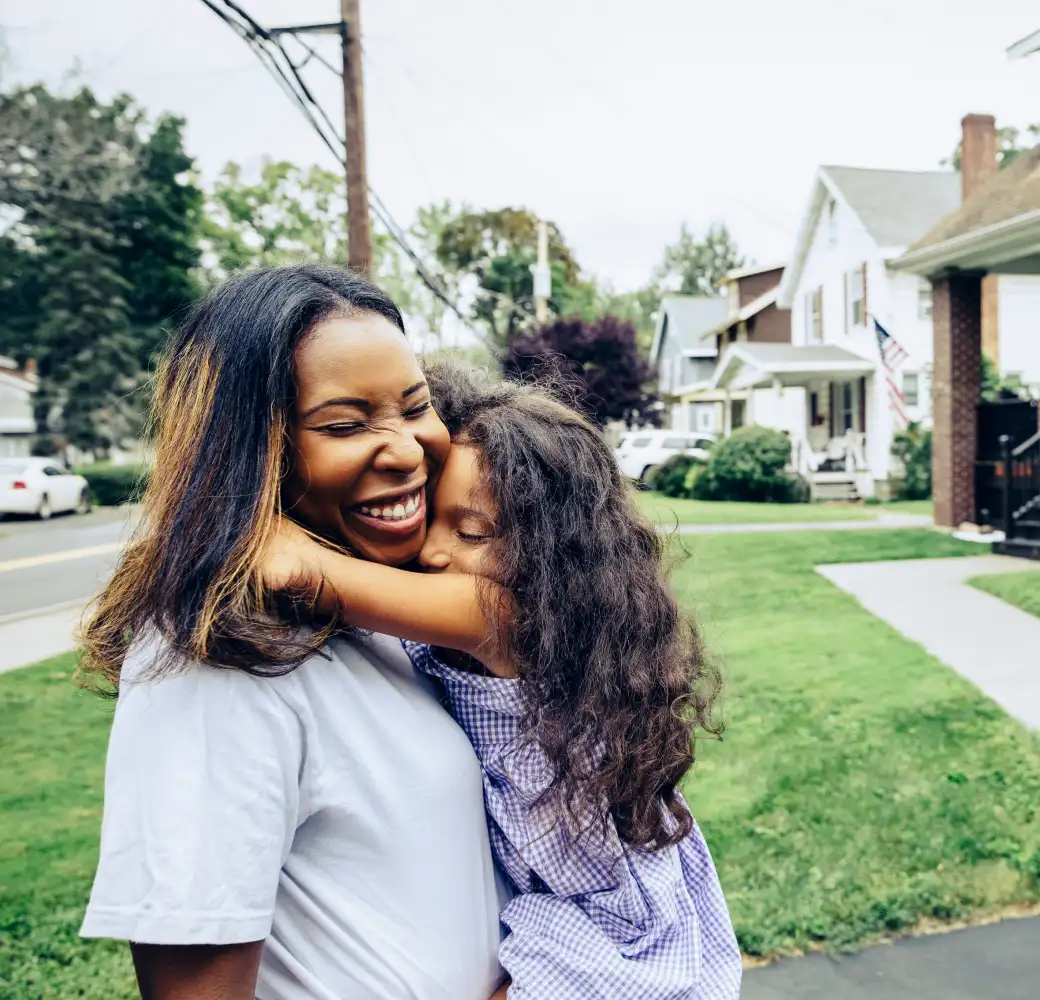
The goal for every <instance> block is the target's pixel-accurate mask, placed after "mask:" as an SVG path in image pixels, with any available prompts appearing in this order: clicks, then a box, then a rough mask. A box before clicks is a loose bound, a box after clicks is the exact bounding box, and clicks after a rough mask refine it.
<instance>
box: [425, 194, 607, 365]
mask: <svg viewBox="0 0 1040 1000" xmlns="http://www.w3.org/2000/svg"><path fill="white" fill-rule="evenodd" d="M537 244H538V219H537V218H536V217H535V216H534V215H533V214H532V213H530V212H529V211H527V210H526V209H517V208H501V209H497V210H494V211H475V210H473V209H469V208H466V207H463V208H462V210H460V211H459V212H458V214H456V215H455V216H454V217H453V218H450V219H447V220H445V221H444V222H443V225H442V228H441V231H440V236H439V239H438V242H437V248H436V254H437V259H438V261H439V262H440V263H441V265H442V266H443V267H444V268H445V269H446V270H448V271H449V272H451V273H452V274H454V275H455V280H456V281H457V282H458V284H459V286H460V287H462V286H464V284H465V282H466V279H467V278H469V279H472V280H473V281H474V283H475V285H476V288H475V296H474V301H473V306H472V311H471V315H472V318H473V319H475V320H479V321H480V322H482V323H484V324H485V325H486V326H487V329H488V331H489V334H490V338H489V339H490V340H491V342H492V346H493V347H495V348H497V349H500V350H508V349H509V347H510V345H511V344H512V343H513V341H514V340H515V339H516V337H517V335H518V334H519V333H520V332H521V331H522V330H524V329H526V328H528V327H529V326H530V325H531V324H532V323H533V322H534V311H535V310H534V275H533V274H532V272H531V267H532V265H533V264H534V263H535V260H536V259H537ZM549 268H550V271H551V272H552V293H551V296H550V299H549V308H550V310H551V311H552V312H553V313H555V314H556V315H558V316H561V315H580V314H581V312H582V310H583V309H584V308H586V307H587V306H588V305H589V304H590V303H591V301H593V300H594V297H595V292H594V286H592V285H590V284H589V283H583V282H582V280H581V276H580V271H579V268H578V263H577V261H576V260H575V259H574V255H573V253H572V252H571V250H570V248H569V247H568V246H567V244H566V243H565V242H564V240H563V236H562V235H561V234H560V231H559V229H558V228H557V227H556V225H555V224H554V223H549Z"/></svg>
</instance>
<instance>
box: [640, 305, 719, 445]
mask: <svg viewBox="0 0 1040 1000" xmlns="http://www.w3.org/2000/svg"><path fill="white" fill-rule="evenodd" d="M726 310H727V300H726V299H725V298H723V297H722V296H718V295H711V296H707V295H665V296H664V298H663V299H662V300H661V308H660V309H659V311H658V314H657V326H656V327H655V329H654V340H653V344H652V345H651V348H650V362H651V364H652V365H653V366H654V368H655V369H656V370H657V388H658V392H659V393H660V395H661V399H662V401H663V402H664V404H665V408H666V423H667V424H668V426H669V427H671V428H672V429H673V430H677V431H702V432H707V433H716V432H718V431H720V430H721V427H719V426H717V425H716V419H717V411H716V407H715V406H714V404H705V405H699V404H697V403H694V404H687V403H684V402H683V401H682V400H683V394H684V392H685V391H686V390H687V388H688V387H690V386H692V385H696V384H698V383H701V382H704V381H705V380H706V379H710V378H711V374H712V372H713V371H714V370H715V362H716V360H717V357H718V348H717V346H716V344H715V342H714V340H706V339H705V336H704V335H705V334H706V333H707V332H708V331H709V330H711V329H713V328H714V327H715V326H716V325H717V324H718V323H719V322H720V321H721V320H722V319H723V317H724V316H725V315H726Z"/></svg>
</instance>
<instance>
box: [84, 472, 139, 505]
mask: <svg viewBox="0 0 1040 1000" xmlns="http://www.w3.org/2000/svg"><path fill="white" fill-rule="evenodd" d="M76 471H77V472H78V473H79V474H80V475H81V476H83V478H84V479H86V481H87V483H88V484H89V485H90V493H91V496H92V497H93V498H94V503H96V504H100V505H101V506H103V507H115V506H116V505H117V504H121V503H136V502H137V501H138V500H140V498H141V494H142V493H144V490H145V487H146V486H147V485H148V476H149V474H150V472H149V469H148V468H147V467H146V466H143V465H110V464H108V463H107V462H106V463H99V464H97V465H86V466H84V467H83V468H81V469H77V470H76Z"/></svg>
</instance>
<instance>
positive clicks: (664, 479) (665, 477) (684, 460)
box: [646, 455, 704, 497]
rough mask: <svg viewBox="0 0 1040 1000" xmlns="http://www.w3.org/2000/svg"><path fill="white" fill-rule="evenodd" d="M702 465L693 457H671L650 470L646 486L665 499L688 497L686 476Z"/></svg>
mask: <svg viewBox="0 0 1040 1000" xmlns="http://www.w3.org/2000/svg"><path fill="white" fill-rule="evenodd" d="M703 465H704V463H703V462H701V461H699V460H698V459H696V458H694V457H693V455H672V457H671V458H669V459H666V460H665V461H664V462H662V463H661V464H660V465H658V466H655V467H654V468H652V469H651V470H650V472H649V473H648V474H647V477H646V484H647V486H649V487H650V489H652V490H657V492H658V493H663V494H664V495H665V496H666V497H688V496H689V495H690V494H689V492H688V490H687V487H686V480H687V476H689V474H690V473H691V472H694V473H695V472H696V470H697V469H699V468H701V467H703Z"/></svg>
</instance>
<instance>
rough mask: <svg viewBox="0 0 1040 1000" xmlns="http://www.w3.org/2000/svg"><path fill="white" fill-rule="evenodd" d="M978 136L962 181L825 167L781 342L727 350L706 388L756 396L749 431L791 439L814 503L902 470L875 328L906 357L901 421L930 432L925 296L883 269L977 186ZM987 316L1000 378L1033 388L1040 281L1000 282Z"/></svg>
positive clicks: (1037, 371)
mask: <svg viewBox="0 0 1040 1000" xmlns="http://www.w3.org/2000/svg"><path fill="white" fill-rule="evenodd" d="M988 121H989V123H990V125H992V119H988ZM975 124H977V122H976V121H975V119H974V118H973V117H972V116H969V118H968V119H966V120H965V150H966V153H965V163H966V164H967V168H966V169H967V170H968V174H967V177H966V179H965V180H963V182H962V177H961V175H960V174H957V173H954V172H952V171H930V172H912V171H902V170H872V169H861V168H856V167H821V168H820V170H819V171H818V173H817V175H816V179H815V182H814V184H813V190H812V195H811V198H810V201H809V206H808V209H807V211H806V213H805V215H804V217H803V221H802V224H801V227H800V230H799V234H798V238H797V242H796V245H795V249H794V253H793V255H792V258H791V260H790V261H789V263H788V265H787V268H786V270H785V271H784V276H783V280H782V282H781V284H780V288H779V290H778V295H777V305H778V306H779V307H780V308H781V309H789V310H790V317H791V344H790V345H762V346H759V347H755V345H752V344H748V345H746V346H745V345H741V344H734V345H731V346H730V347H729V348H728V349H727V351H726V353H725V355H724V356H723V357H722V358H720V361H719V366H718V369H717V372H716V375H715V377H714V378H713V382H712V384H713V386H714V387H715V388H719V389H724V390H728V391H729V392H730V393H731V394H732V393H735V392H738V391H751V390H754V391H755V392H754V394H753V396H752V397H749V406H750V407H752V409H753V412H750V413H749V414H748V416H747V421H748V422H749V423H759V424H765V425H766V426H773V427H777V428H779V429H781V430H784V431H786V432H788V433H789V434H790V436H791V439H792V445H793V455H794V463H795V466H796V468H797V469H798V471H799V472H801V473H802V474H803V475H805V476H807V478H809V479H810V481H811V482H812V483H813V487H814V494H815V495H816V496H818V497H831V498H855V497H868V496H873V495H880V496H887V495H888V494H889V492H890V490H891V488H892V480H893V479H897V478H898V477H899V475H900V474H901V472H902V470H901V469H900V468H899V465H898V463H897V461H896V460H895V459H894V458H893V457H892V443H893V439H894V436H895V434H896V433H897V432H898V431H899V430H900V429H901V428H902V427H903V426H904V422H903V417H902V416H900V415H899V414H897V412H896V410H895V408H894V406H893V402H892V399H891V392H890V389H889V385H888V373H887V372H886V370H885V368H884V366H883V364H882V361H881V352H880V349H879V345H878V337H877V333H876V330H875V327H874V321H875V320H877V321H878V322H879V323H880V324H881V325H882V326H883V327H884V328H885V329H886V330H887V331H888V333H890V334H891V336H892V337H893V338H895V341H896V342H897V343H898V344H899V346H900V347H901V348H902V350H903V351H905V352H906V357H905V359H904V360H903V361H902V363H901V365H900V366H899V368H898V371H897V374H896V378H895V387H896V388H897V389H898V390H899V391H900V392H901V393H902V396H903V399H904V400H905V404H904V405H903V409H904V412H905V416H906V418H907V419H908V420H911V421H920V422H922V423H924V424H925V425H929V424H930V423H931V391H932V388H931V371H932V291H931V285H930V284H929V283H928V282H927V281H926V280H923V279H922V278H919V277H918V276H916V275H914V274H911V273H908V272H906V271H897V270H894V269H893V268H892V267H891V266H890V265H891V262H892V261H893V260H894V259H896V258H898V257H900V256H901V255H902V254H903V253H904V252H905V251H906V249H907V248H908V247H909V246H911V245H912V244H914V243H915V242H916V241H917V240H919V239H921V237H923V236H924V235H925V233H927V232H928V231H929V230H931V229H932V228H933V227H934V226H935V225H936V224H937V223H938V222H939V221H940V220H941V219H943V218H944V217H946V216H948V215H949V214H950V213H951V212H953V211H954V210H955V209H956V208H957V207H958V206H959V205H960V203H961V200H962V184H963V186H965V187H967V186H970V185H971V184H972V183H974V180H973V177H974V174H973V173H972V168H971V165H970V160H971V157H972V156H974V155H975V154H974V153H973V152H972V150H974V149H975V148H976V146H977V145H978V142H977V140H978V138H979V137H978V136H976V135H975V133H972V132H971V128H972V127H973V126H974V125H975ZM991 138H992V141H993V145H992V146H990V147H988V148H989V149H990V150H991V151H992V152H995V148H996V147H995V134H994V135H992V136H991ZM995 281H996V279H994V282H995ZM985 313H986V315H987V317H988V324H987V325H988V327H989V330H990V332H989V335H988V336H985V337H984V341H985V342H987V345H988V353H990V354H991V356H996V357H998V358H999V363H1000V367H1001V369H1002V370H1003V371H1004V372H1005V373H1006V374H1010V373H1014V374H1016V375H1018V376H1019V377H1020V378H1022V380H1023V381H1025V382H1026V383H1037V384H1040V349H1038V341H1037V338H1035V337H1034V336H1033V335H1032V329H1033V327H1034V326H1035V325H1036V323H1037V322H1038V321H1040V283H1038V282H1037V280H1036V279H1035V278H1033V277H1002V278H1001V279H1000V281H999V285H998V284H994V285H993V286H992V288H991V291H990V295H989V297H988V306H987V308H986V310H985ZM1034 317H1035V319H1034ZM764 389H771V390H772V393H771V394H769V393H766V394H763V393H762V391H761V390H764Z"/></svg>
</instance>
